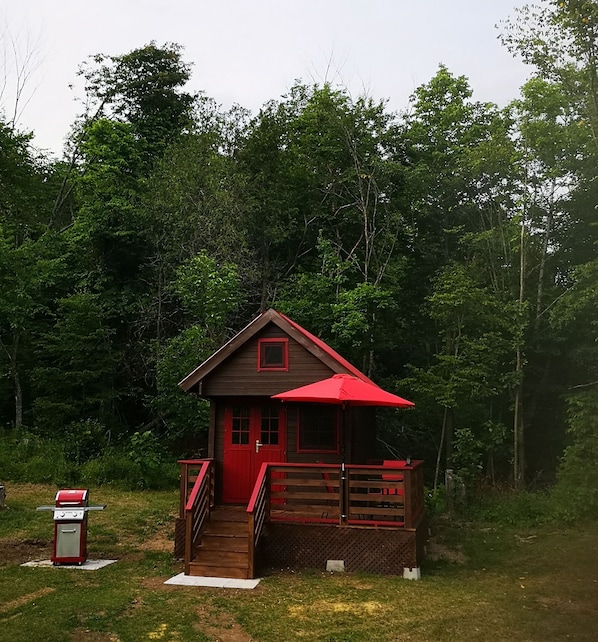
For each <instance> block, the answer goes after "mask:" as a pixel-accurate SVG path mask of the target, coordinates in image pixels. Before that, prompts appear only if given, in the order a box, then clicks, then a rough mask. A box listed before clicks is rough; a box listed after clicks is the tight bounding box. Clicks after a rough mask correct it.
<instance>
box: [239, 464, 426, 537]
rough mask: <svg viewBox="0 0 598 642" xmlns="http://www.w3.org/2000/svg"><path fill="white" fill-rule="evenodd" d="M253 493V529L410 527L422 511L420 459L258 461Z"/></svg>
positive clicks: (422, 492)
mask: <svg viewBox="0 0 598 642" xmlns="http://www.w3.org/2000/svg"><path fill="white" fill-rule="evenodd" d="M389 464H391V462H389ZM254 497H255V502H253V504H250V508H251V510H249V509H248V511H249V512H250V515H251V514H252V512H254V513H255V514H256V515H258V507H259V511H262V512H260V513H259V515H260V517H259V524H258V525H259V532H261V529H262V528H263V524H264V523H265V522H268V521H276V522H299V523H304V524H307V523H316V524H338V525H339V526H375V527H378V526H380V527H392V528H407V529H411V528H415V526H416V524H417V521H418V520H419V518H420V516H421V515H422V514H423V511H424V490H423V462H421V461H414V462H411V463H410V464H407V463H405V462H392V465H388V466H360V465H355V464H346V465H345V464H343V465H338V464H289V463H287V464H273V463H269V464H264V465H263V466H262V471H261V473H260V479H259V490H258V484H256V486H255V489H254ZM254 497H252V501H253V499H254ZM262 513H263V517H262ZM256 532H257V531H256ZM258 537H259V534H258ZM256 543H257V541H256Z"/></svg>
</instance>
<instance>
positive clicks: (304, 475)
mask: <svg viewBox="0 0 598 642" xmlns="http://www.w3.org/2000/svg"><path fill="white" fill-rule="evenodd" d="M268 466H269V468H270V485H271V492H270V513H271V514H270V519H271V520H272V521H286V522H292V521H295V522H303V523H310V522H314V523H320V524H340V522H341V469H340V466H337V465H334V464H283V465H276V464H269V465H268Z"/></svg>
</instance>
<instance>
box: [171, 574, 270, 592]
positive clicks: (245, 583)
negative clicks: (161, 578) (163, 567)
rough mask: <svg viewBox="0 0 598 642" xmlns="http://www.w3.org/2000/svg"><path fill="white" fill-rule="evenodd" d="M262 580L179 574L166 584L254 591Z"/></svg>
mask: <svg viewBox="0 0 598 642" xmlns="http://www.w3.org/2000/svg"><path fill="white" fill-rule="evenodd" d="M259 583H260V580H259V579H257V580H236V579H234V578H230V577H204V576H197V577H195V576H192V575H185V574H184V573H179V574H178V575H175V576H174V577H171V578H170V579H169V580H166V582H164V584H175V585H178V586H207V587H210V588H238V589H254V588H255V587H256V586H257V585H258V584H259Z"/></svg>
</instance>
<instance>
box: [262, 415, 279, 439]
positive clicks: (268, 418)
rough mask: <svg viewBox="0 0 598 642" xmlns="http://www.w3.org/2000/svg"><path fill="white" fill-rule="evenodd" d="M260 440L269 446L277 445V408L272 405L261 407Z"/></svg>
mask: <svg viewBox="0 0 598 642" xmlns="http://www.w3.org/2000/svg"><path fill="white" fill-rule="evenodd" d="M260 441H261V442H262V444H267V445H269V446H277V445H278V408H276V407H272V406H264V407H263V408H262V424H261V431H260Z"/></svg>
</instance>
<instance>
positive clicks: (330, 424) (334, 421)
mask: <svg viewBox="0 0 598 642" xmlns="http://www.w3.org/2000/svg"><path fill="white" fill-rule="evenodd" d="M298 415H299V416H298V419H299V430H298V437H297V438H298V442H299V443H298V444H297V450H298V451H300V452H301V451H303V452H336V453H337V452H338V451H339V441H338V412H337V407H336V406H325V405H318V406H310V405H303V404H302V405H301V407H300V409H299V413H298Z"/></svg>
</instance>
